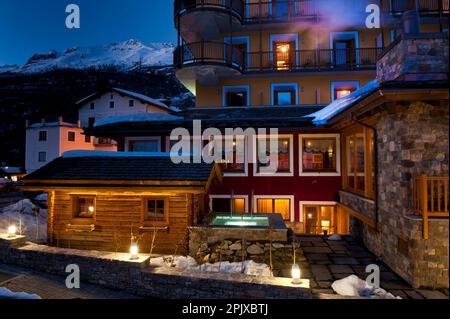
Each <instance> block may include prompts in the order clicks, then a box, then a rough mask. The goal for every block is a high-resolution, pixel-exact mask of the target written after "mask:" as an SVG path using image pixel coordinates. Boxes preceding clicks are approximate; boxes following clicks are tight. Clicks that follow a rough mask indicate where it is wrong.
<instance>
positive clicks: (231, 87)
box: [222, 85, 251, 107]
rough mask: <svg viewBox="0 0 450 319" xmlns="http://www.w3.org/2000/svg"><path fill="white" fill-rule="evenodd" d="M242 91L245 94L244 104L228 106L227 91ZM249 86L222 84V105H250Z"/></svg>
mask: <svg viewBox="0 0 450 319" xmlns="http://www.w3.org/2000/svg"><path fill="white" fill-rule="evenodd" d="M241 91H242V92H243V91H245V92H246V94H247V98H246V102H247V103H246V105H242V106H229V105H228V97H227V93H229V92H241ZM250 105H251V104H250V86H249V85H224V86H223V87H222V107H245V106H250Z"/></svg>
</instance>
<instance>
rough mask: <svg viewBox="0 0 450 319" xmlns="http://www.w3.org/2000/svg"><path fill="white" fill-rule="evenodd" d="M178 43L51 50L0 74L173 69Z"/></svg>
mask: <svg viewBox="0 0 450 319" xmlns="http://www.w3.org/2000/svg"><path fill="white" fill-rule="evenodd" d="M174 49H175V44H173V43H170V42H152V43H148V44H145V43H143V42H141V41H139V40H135V39H129V40H126V41H123V42H118V43H110V44H106V45H98V46H80V47H72V48H68V49H66V50H64V51H57V50H50V51H48V52H41V53H35V54H33V55H32V56H31V57H30V58H29V59H28V61H27V62H26V63H25V64H24V65H5V66H0V73H22V74H32V73H43V72H47V71H50V70H53V69H88V68H102V67H105V66H115V67H116V68H117V69H118V70H120V71H129V70H132V69H135V68H136V67H164V66H171V65H172V62H173V58H172V55H173V50H174Z"/></svg>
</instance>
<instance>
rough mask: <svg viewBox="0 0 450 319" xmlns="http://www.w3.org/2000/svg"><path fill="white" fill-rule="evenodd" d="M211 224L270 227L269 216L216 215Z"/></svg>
mask: <svg viewBox="0 0 450 319" xmlns="http://www.w3.org/2000/svg"><path fill="white" fill-rule="evenodd" d="M211 226H231V227H269V217H268V216H244V215H242V216H216V217H215V218H214V219H213V221H212V223H211Z"/></svg>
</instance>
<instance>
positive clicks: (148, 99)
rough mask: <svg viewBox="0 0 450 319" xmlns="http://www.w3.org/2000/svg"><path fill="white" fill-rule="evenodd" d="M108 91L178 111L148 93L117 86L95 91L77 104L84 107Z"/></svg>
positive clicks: (171, 110)
mask: <svg viewBox="0 0 450 319" xmlns="http://www.w3.org/2000/svg"><path fill="white" fill-rule="evenodd" d="M108 92H116V93H119V94H121V95H126V96H129V97H132V98H134V99H136V100H139V101H141V102H142V103H147V104H151V105H154V106H157V107H159V108H161V109H164V110H167V111H170V112H176V111H177V109H176V108H173V107H170V106H167V105H166V104H164V103H162V102H161V101H159V100H157V99H154V98H151V97H149V96H147V95H144V94H140V93H137V92H133V91H129V90H125V89H121V88H116V87H112V88H106V89H102V90H99V91H98V92H95V93H93V94H91V95H89V96H87V97H85V98H83V99H81V100H80V101H78V102H76V105H78V107H82V106H83V105H86V104H87V103H89V102H91V101H93V100H95V99H97V98H100V97H102V96H103V95H105V94H107V93H108Z"/></svg>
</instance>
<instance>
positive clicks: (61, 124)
mask: <svg viewBox="0 0 450 319" xmlns="http://www.w3.org/2000/svg"><path fill="white" fill-rule="evenodd" d="M60 126H67V127H73V128H76V127H77V124H73V123H68V122H48V123H47V122H44V123H35V124H32V125H29V126H28V128H43V127H60Z"/></svg>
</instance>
